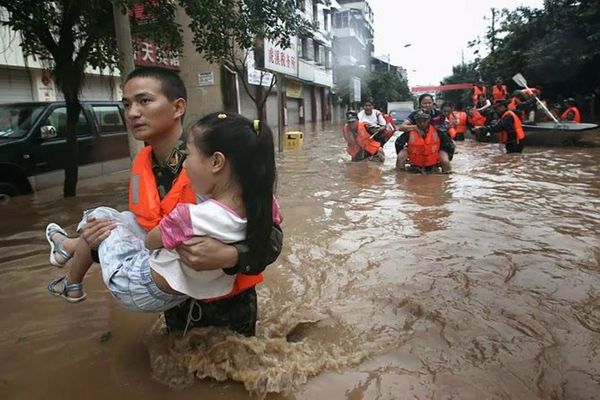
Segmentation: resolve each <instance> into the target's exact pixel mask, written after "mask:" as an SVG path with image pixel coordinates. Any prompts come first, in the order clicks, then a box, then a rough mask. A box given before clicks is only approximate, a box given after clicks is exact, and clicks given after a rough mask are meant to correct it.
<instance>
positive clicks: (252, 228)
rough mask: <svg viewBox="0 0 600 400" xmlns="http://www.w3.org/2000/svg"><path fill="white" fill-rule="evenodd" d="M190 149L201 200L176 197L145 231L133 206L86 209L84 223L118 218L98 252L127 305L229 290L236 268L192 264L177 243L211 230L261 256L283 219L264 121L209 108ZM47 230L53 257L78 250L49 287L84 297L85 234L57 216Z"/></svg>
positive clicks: (151, 305)
mask: <svg viewBox="0 0 600 400" xmlns="http://www.w3.org/2000/svg"><path fill="white" fill-rule="evenodd" d="M186 152H187V158H186V160H185V162H184V166H185V168H186V172H187V175H188V176H189V178H190V181H191V184H192V187H193V188H194V191H195V192H196V194H197V195H199V196H202V197H201V198H200V199H199V203H198V204H179V205H177V206H176V208H175V209H174V210H173V211H172V212H171V213H170V214H169V215H168V216H167V217H165V218H164V219H163V220H162V221H161V222H160V224H159V225H158V226H157V227H155V228H154V229H152V230H150V231H149V232H148V233H147V234H146V232H145V231H144V230H143V229H142V228H141V227H140V226H139V225H137V223H136V222H135V217H134V215H133V214H132V213H130V212H127V211H126V212H122V213H119V212H118V211H116V210H113V209H110V208H108V207H99V208H96V209H94V210H92V211H91V212H86V213H85V215H84V218H83V220H82V221H81V223H80V224H79V227H81V226H83V225H84V224H85V223H86V222H87V219H88V218H90V217H95V218H109V219H112V220H113V221H114V226H115V228H114V229H113V230H112V231H111V233H110V235H109V236H108V237H107V238H106V239H105V240H104V241H103V242H102V243H101V244H100V247H99V248H98V253H99V257H100V265H101V268H102V277H103V280H104V282H105V284H106V286H107V288H108V289H109V291H110V292H111V294H112V295H113V296H114V297H115V298H116V299H117V300H118V301H119V303H120V304H121V305H122V306H124V307H125V308H128V309H131V310H134V311H164V310H167V309H170V308H172V307H174V306H176V305H177V304H179V303H182V302H183V301H185V300H186V299H187V298H188V297H192V298H194V299H206V298H214V297H218V296H223V295H226V294H228V293H229V292H230V291H231V290H232V287H233V283H234V280H235V276H231V275H227V274H225V273H224V272H223V270H221V269H219V270H213V271H195V270H193V269H191V268H190V267H188V266H186V265H184V264H182V263H181V261H180V259H179V255H178V253H177V252H176V251H175V250H173V249H174V248H175V247H176V246H178V245H179V244H181V243H183V242H184V241H186V240H188V239H190V238H191V237H193V236H201V235H207V236H211V237H213V238H215V239H218V240H220V241H222V242H224V243H234V242H239V241H241V240H246V241H247V242H248V245H249V246H250V247H251V248H255V249H257V252H256V254H255V255H254V256H255V257H262V256H263V255H264V252H265V251H266V249H265V244H267V245H268V243H270V240H269V237H270V233H271V226H272V224H273V221H275V222H280V221H281V218H280V216H279V210H278V207H277V204H276V203H275V201H274V198H273V187H274V184H275V175H276V171H275V157H274V149H273V135H272V132H271V130H270V128H269V127H268V126H267V125H266V124H264V123H261V122H259V121H257V120H255V121H254V122H251V121H249V120H248V119H246V118H244V117H242V116H240V115H236V114H226V113H214V114H210V115H208V116H206V117H204V118H202V119H201V120H200V121H198V122H197V123H196V124H194V125H193V126H192V128H191V129H190V132H189V135H188V139H187V143H186ZM204 198H206V199H207V200H204ZM203 200H204V201H203ZM47 237H48V240H49V242H50V244H51V247H52V253H51V254H52V256H51V262H52V263H53V264H54V265H61V264H63V263H65V262H66V261H67V260H68V259H69V258H70V257H71V254H72V255H73V258H72V261H71V265H70V269H69V271H68V273H67V275H65V276H62V277H60V278H57V279H54V280H53V281H51V282H50V283H49V285H48V290H49V291H50V292H51V293H52V294H55V295H57V296H60V297H62V298H64V299H65V300H67V301H69V302H79V301H82V300H84V299H85V297H86V294H85V293H84V291H83V286H82V281H83V278H84V276H85V274H86V273H87V271H88V270H89V268H90V266H91V265H92V259H91V257H90V249H89V246H88V245H87V243H86V242H85V241H84V240H83V239H82V238H79V239H69V238H67V237H66V233H65V232H64V230H62V229H61V228H60V227H59V226H58V225H56V224H50V225H49V226H48V229H47ZM253 246H254V247H253ZM153 249H155V251H152V250H153Z"/></svg>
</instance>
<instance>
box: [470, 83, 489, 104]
mask: <svg viewBox="0 0 600 400" xmlns="http://www.w3.org/2000/svg"><path fill="white" fill-rule="evenodd" d="M480 95H484V96H486V97H487V89H486V87H485V85H484V84H483V81H482V80H481V79H479V80H478V81H477V83H476V84H474V85H473V88H472V89H471V101H472V103H473V105H477V102H478V101H479V96H480Z"/></svg>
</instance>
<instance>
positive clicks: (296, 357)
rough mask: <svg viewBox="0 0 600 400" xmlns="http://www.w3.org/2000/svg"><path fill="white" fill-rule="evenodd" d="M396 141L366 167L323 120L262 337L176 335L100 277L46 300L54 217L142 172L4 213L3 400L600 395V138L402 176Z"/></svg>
mask: <svg viewBox="0 0 600 400" xmlns="http://www.w3.org/2000/svg"><path fill="white" fill-rule="evenodd" d="M325 143H326V145H324V144H325ZM385 150H386V154H387V156H388V157H387V158H388V159H387V160H386V162H385V163H384V164H383V165H381V164H376V163H350V162H348V161H347V160H348V157H347V156H346V155H345V153H344V147H343V143H342V140H341V135H340V134H339V132H336V131H329V130H316V131H314V132H307V134H306V135H305V139H304V146H303V147H302V148H300V149H295V150H289V151H286V152H285V153H284V154H283V155H281V156H280V157H279V197H280V200H281V205H282V208H283V212H284V216H285V221H284V231H285V234H286V244H285V248H284V252H283V254H282V256H281V257H280V259H279V260H278V261H277V262H276V263H275V264H274V265H272V266H271V267H269V269H268V270H267V273H266V281H265V284H263V285H262V286H261V287H260V289H259V301H260V321H259V325H258V335H257V337H256V338H240V337H238V336H236V335H232V334H228V333H226V332H223V331H220V330H217V329H208V330H195V331H193V333H192V334H191V335H189V336H188V337H186V338H185V339H181V338H167V337H165V336H162V335H161V331H160V327H161V325H160V322H158V323H157V318H156V315H147V314H132V313H129V312H127V311H123V310H120V309H119V308H118V307H117V306H116V305H115V303H114V302H113V301H112V300H111V298H110V296H109V295H108V294H107V293H106V291H105V289H104V288H103V285H102V283H101V280H100V275H99V273H98V270H97V269H94V270H93V273H92V274H91V276H90V277H89V278H88V279H87V281H86V290H87V291H88V300H87V301H86V302H84V303H82V304H80V305H70V304H67V303H66V302H62V301H59V300H57V299H56V298H53V297H51V296H49V295H47V294H46V291H45V285H46V283H47V282H48V280H49V279H50V277H51V276H56V275H58V274H60V271H59V270H56V269H52V268H51V267H50V266H49V264H48V261H47V257H48V249H47V243H46V241H45V239H44V238H43V229H44V227H45V225H46V223H47V222H48V221H50V220H55V221H57V222H59V223H61V224H64V226H66V227H68V228H69V229H70V230H71V231H72V229H73V228H74V226H75V223H76V222H77V221H78V219H79V217H80V215H81V212H82V211H83V210H84V209H85V208H88V207H90V206H94V205H98V204H106V205H109V206H113V207H118V208H124V207H125V206H126V201H127V199H126V190H127V182H126V176H125V175H124V174H120V175H115V176H111V177H105V178H103V179H102V180H99V181H95V182H93V183H88V184H87V185H86V186H85V187H82V188H81V189H80V196H79V197H78V198H77V199H70V200H62V199H59V194H60V193H59V192H60V191H59V190H55V191H46V192H43V193H40V194H38V195H37V196H36V197H33V198H32V197H23V198H18V199H15V200H14V201H11V203H10V204H8V205H5V206H0V210H1V212H2V223H1V224H0V245H1V246H2V249H3V252H2V253H1V254H0V274H1V277H2V279H0V300H1V301H0V315H2V320H1V322H0V324H1V326H2V329H1V330H0V354H2V356H3V360H4V362H3V363H2V364H1V365H0V396H1V397H2V398H72V397H74V396H76V395H79V394H86V395H87V394H88V393H90V390H92V391H93V394H92V396H91V397H92V398H99V399H100V398H107V397H109V396H110V397H115V398H122V397H125V396H126V395H127V396H133V397H134V398H144V399H153V398H156V399H162V398H165V397H166V396H173V395H176V396H177V397H178V398H182V399H186V398H190V399H191V398H200V397H202V398H210V399H221V398H222V399H243V398H247V396H248V395H247V392H248V391H253V392H255V393H258V394H260V393H263V392H265V391H282V390H285V389H289V391H288V392H287V393H283V394H279V395H276V394H271V395H269V396H268V397H269V398H273V399H275V398H285V399H320V398H331V399H334V398H335V399H337V398H342V399H352V400H359V399H376V398H377V399H397V398H436V399H438V398H439V399H447V398H448V399H449V398H461V399H487V398H502V399H580V398H599V397H600V396H599V395H598V393H600V361H599V360H600V356H599V351H600V293H599V292H598V288H599V287H600V266H599V265H600V242H599V240H598V239H599V238H598V230H599V228H600V223H599V216H600V213H599V211H598V210H600V180H599V179H598V173H599V172H600V171H599V169H600V168H599V162H598V159H599V157H600V148H562V149H561V148H553V149H542V148H528V149H526V152H525V154H524V155H522V156H508V155H504V154H502V153H501V152H499V150H498V148H497V146H495V145H489V144H479V143H474V142H465V143H459V144H458V148H457V154H456V156H455V161H454V172H455V173H454V174H452V175H447V176H446V175H427V176H421V175H417V174H409V173H396V172H395V171H394V163H395V158H394V155H393V153H394V151H393V145H392V144H388V145H387V146H386V149H385ZM107 332H110V336H108V335H107ZM106 339H108V340H106ZM152 377H154V378H152ZM204 377H212V378H214V379H198V378H204ZM215 379H217V380H218V381H220V382H218V381H216V380H215ZM231 380H237V381H239V382H242V384H238V383H232V381H231ZM165 383H166V385H165ZM168 385H171V386H178V387H185V389H182V390H179V391H177V392H173V389H171V388H170V387H169V386H168Z"/></svg>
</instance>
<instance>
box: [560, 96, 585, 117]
mask: <svg viewBox="0 0 600 400" xmlns="http://www.w3.org/2000/svg"><path fill="white" fill-rule="evenodd" d="M565 106H566V109H565V111H564V112H563V113H562V114H561V115H560V119H561V120H562V121H571V122H576V123H580V122H581V113H580V112H579V108H577V102H576V101H575V99H574V98H572V97H569V98H568V99H566V100H565Z"/></svg>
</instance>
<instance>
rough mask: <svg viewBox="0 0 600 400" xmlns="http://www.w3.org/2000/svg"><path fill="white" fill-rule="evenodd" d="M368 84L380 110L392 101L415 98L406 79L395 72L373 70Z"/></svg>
mask: <svg viewBox="0 0 600 400" xmlns="http://www.w3.org/2000/svg"><path fill="white" fill-rule="evenodd" d="M368 84H369V88H370V91H371V97H373V100H374V101H375V107H376V108H378V109H380V110H385V109H386V108H387V103H388V102H390V101H405V100H413V99H414V98H413V95H412V94H411V92H410V89H409V88H408V84H407V83H406V81H405V80H403V79H401V78H400V77H399V76H398V74H397V73H395V72H373V73H372V74H371V76H370V78H369V83H368Z"/></svg>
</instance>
